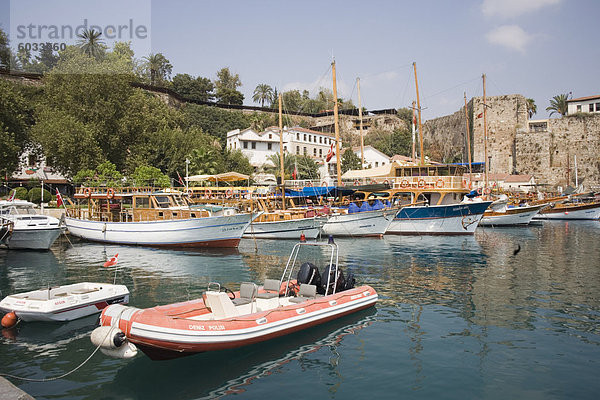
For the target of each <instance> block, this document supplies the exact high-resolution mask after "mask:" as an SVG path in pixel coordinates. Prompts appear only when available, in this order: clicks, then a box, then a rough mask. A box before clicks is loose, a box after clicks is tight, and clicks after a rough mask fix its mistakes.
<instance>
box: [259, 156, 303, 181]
mask: <svg viewBox="0 0 600 400" xmlns="http://www.w3.org/2000/svg"><path fill="white" fill-rule="evenodd" d="M267 161H270V162H271V163H273V165H274V167H271V166H269V167H266V168H265V170H266V171H267V172H270V173H272V174H274V175H275V176H277V177H280V176H281V172H280V171H281V168H280V165H281V163H280V162H279V153H275V154H271V155H270V156H268V157H267ZM295 162H296V156H294V155H293V154H288V153H283V171H284V172H285V175H286V176H287V177H290V176H292V172H293V171H294V163H295Z"/></svg>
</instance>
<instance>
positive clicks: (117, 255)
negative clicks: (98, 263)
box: [104, 253, 119, 267]
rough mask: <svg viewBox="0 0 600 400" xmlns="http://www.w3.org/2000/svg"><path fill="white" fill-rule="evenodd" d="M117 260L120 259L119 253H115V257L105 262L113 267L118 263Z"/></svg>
mask: <svg viewBox="0 0 600 400" xmlns="http://www.w3.org/2000/svg"><path fill="white" fill-rule="evenodd" d="M117 261H119V253H117V254H115V255H114V256H113V257H111V259H110V260H108V261H107V262H105V263H104V266H105V267H112V266H113V265H116V264H117Z"/></svg>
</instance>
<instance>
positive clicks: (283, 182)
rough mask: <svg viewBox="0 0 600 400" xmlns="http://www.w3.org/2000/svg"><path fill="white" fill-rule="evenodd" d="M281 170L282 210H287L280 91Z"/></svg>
mask: <svg viewBox="0 0 600 400" xmlns="http://www.w3.org/2000/svg"><path fill="white" fill-rule="evenodd" d="M279 171H280V172H281V203H282V210H285V171H284V170H283V112H282V110H281V93H279Z"/></svg>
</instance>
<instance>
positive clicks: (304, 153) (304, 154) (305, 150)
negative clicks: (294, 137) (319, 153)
mask: <svg viewBox="0 0 600 400" xmlns="http://www.w3.org/2000/svg"><path fill="white" fill-rule="evenodd" d="M303 154H304V155H306V147H304V153H303Z"/></svg>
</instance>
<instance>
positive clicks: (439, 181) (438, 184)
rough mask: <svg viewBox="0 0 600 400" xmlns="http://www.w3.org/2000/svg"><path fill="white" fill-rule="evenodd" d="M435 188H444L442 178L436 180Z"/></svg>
mask: <svg viewBox="0 0 600 400" xmlns="http://www.w3.org/2000/svg"><path fill="white" fill-rule="evenodd" d="M435 186H437V187H439V188H443V187H444V180H443V179H442V178H440V179H438V180H437V181H436V182H435Z"/></svg>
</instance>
